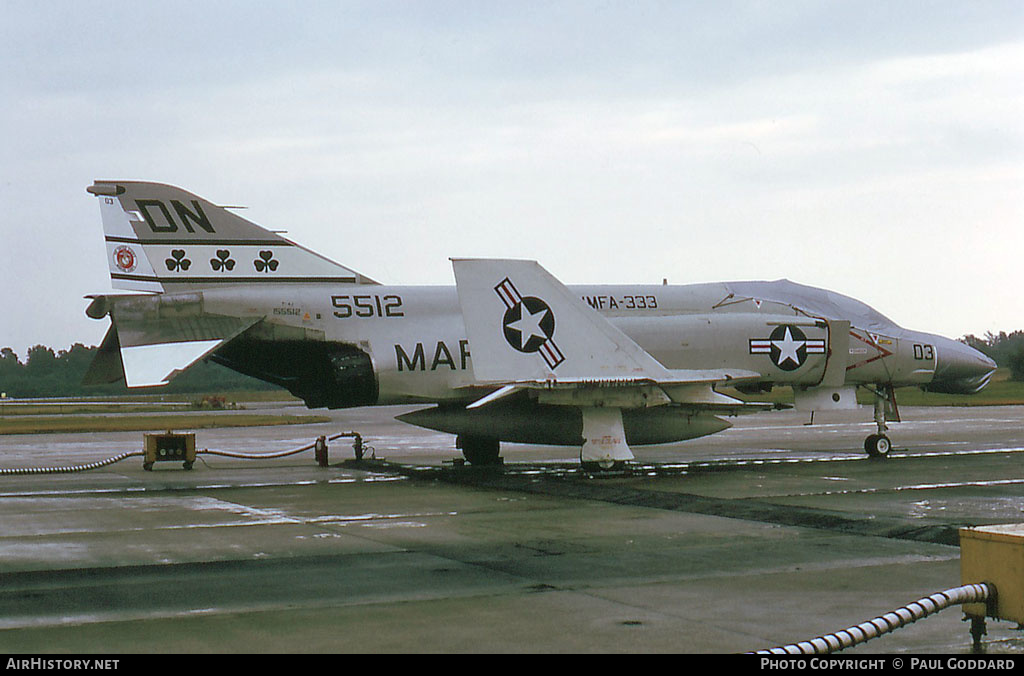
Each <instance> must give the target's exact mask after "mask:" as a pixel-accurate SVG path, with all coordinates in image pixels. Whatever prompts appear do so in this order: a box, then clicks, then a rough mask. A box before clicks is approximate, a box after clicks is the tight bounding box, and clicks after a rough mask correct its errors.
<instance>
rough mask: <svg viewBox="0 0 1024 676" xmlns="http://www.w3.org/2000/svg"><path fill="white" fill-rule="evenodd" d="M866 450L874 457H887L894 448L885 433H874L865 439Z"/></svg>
mask: <svg viewBox="0 0 1024 676" xmlns="http://www.w3.org/2000/svg"><path fill="white" fill-rule="evenodd" d="M864 450H865V451H867V454H868V455H869V456H871V457H872V458H887V457H889V451H891V450H892V442H891V441H890V440H889V437H887V436H885V435H884V434H872V435H871V436H869V437H868V438H867V439H865V440H864Z"/></svg>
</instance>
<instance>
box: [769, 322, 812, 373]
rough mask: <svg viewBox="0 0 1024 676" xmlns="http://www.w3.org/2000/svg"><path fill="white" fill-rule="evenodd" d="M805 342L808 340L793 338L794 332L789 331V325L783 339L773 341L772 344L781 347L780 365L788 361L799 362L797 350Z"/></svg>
mask: <svg viewBox="0 0 1024 676" xmlns="http://www.w3.org/2000/svg"><path fill="white" fill-rule="evenodd" d="M805 344H806V341H803V340H793V334H791V333H790V332H789V327H788V326H787V327H786V335H785V337H784V338H783V339H782V340H773V341H772V345H773V346H775V347H777V348H779V366H782V365H783V364H785V363H786V362H787V361H791V362H793V363H794V364H799V363H800V358H799V357H798V356H797V354H796V351H797V350H799V349H800V348H801V347H803V346H804V345H805Z"/></svg>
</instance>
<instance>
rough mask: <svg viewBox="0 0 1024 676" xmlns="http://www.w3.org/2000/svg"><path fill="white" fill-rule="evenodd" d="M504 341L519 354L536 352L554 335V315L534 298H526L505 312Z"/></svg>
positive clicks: (503, 321) (542, 302) (545, 304)
mask: <svg viewBox="0 0 1024 676" xmlns="http://www.w3.org/2000/svg"><path fill="white" fill-rule="evenodd" d="M502 327H503V328H504V331H505V340H507V341H508V344H509V345H511V346H512V347H513V348H515V349H516V350H519V351H520V352H537V351H538V350H540V348H541V346H542V345H543V344H544V343H545V342H546V341H547V340H548V339H549V338H551V336H552V335H554V333H555V313H553V312H552V311H551V308H550V307H548V304H547V303H545V302H544V301H542V300H541V299H540V298H537V297H536V296H527V297H525V298H523V299H522V300H521V301H519V302H518V303H516V304H515V305H513V306H512V307H510V308H508V309H507V310H505V316H504V318H503V319H502Z"/></svg>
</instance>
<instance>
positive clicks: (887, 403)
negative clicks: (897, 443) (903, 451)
mask: <svg viewBox="0 0 1024 676" xmlns="http://www.w3.org/2000/svg"><path fill="white" fill-rule="evenodd" d="M874 394H875V425H876V426H877V427H878V433H877V434H872V435H870V436H869V437H868V438H867V439H865V440H864V450H865V451H866V452H867V454H868V455H869V456H871V457H872V458H887V457H889V451H891V450H892V441H890V440H889V437H887V436H886V435H885V433H886V431H888V429H889V428H888V426H886V424H885V423H886V421H887V420H893V421H896V422H899V419H900V411H899V408H897V406H896V391H895V389H894V388H893V386H892V385H891V384H889V385H885V386H876V387H875V389H874Z"/></svg>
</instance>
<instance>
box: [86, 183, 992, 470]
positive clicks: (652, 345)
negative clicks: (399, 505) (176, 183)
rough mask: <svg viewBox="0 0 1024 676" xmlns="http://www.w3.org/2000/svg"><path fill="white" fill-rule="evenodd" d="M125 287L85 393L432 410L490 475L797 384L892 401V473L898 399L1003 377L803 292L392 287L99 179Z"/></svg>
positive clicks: (620, 453) (158, 187)
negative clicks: (224, 388)
mask: <svg viewBox="0 0 1024 676" xmlns="http://www.w3.org/2000/svg"><path fill="white" fill-rule="evenodd" d="M87 190H88V192H90V193H91V194H93V195H95V196H96V197H97V198H98V199H99V203H100V214H101V217H102V221H103V229H104V233H105V235H106V251H107V262H108V264H109V266H110V276H111V279H112V283H113V286H114V287H115V288H119V289H128V290H132V291H135V292H140V291H141V292H148V293H142V294H139V293H134V294H131V295H128V294H118V295H101V296H90V298H92V303H91V304H90V305H89V308H88V310H87V311H86V312H87V314H88V315H89V316H90V317H93V318H95V319H101V318H103V317H106V316H109V317H110V318H111V320H112V323H111V327H110V329H109V331H108V332H107V335H106V337H105V338H104V340H103V343H102V345H101V346H100V350H99V352H98V354H97V356H96V358H95V360H94V362H93V364H92V365H91V367H90V370H89V372H88V374H87V376H86V380H87V382H91V383H100V382H117V381H122V382H125V383H126V384H127V385H128V386H129V387H145V386H153V385H160V384H163V383H166V382H167V381H168V380H170V379H171V378H173V377H174V376H175V375H177V374H178V373H180V372H181V371H183V370H184V369H186V368H188V367H189V366H190V365H191V364H193V363H195V362H197V361H199V360H201V359H209V360H212V361H214V362H216V363H219V364H222V365H224V366H227V367H229V368H231V369H234V370H235V371H238V372H240V373H244V374H247V375H250V376H254V377H256V378H259V379H261V380H265V381H268V382H271V383H275V384H277V385H280V386H282V387H284V388H287V390H288V391H289V392H291V393H292V394H293V395H295V396H296V397H299V398H301V399H302V400H303V401H304V402H305V404H306V406H308V407H310V408H322V407H326V408H331V409H334V408H345V407H353V406H372V405H385V404H410V403H422V404H424V405H429V407H426V408H423V409H421V410H415V411H412V412H410V413H406V414H404V415H401V416H399V419H400V420H403V421H405V422H408V423H411V424H413V425H419V426H422V427H426V428H430V429H434V430H440V431H443V432H447V433H450V434H454V435H456V445H457V446H458V447H459V448H461V449H462V452H463V454H464V455H465V457H466V459H467V460H469V461H470V462H471V463H477V464H487V463H491V462H497V461H498V459H499V444H500V442H502V441H509V442H520V443H528V444H557V445H566V446H575V447H578V448H579V449H580V459H581V461H583V462H584V463H593V464H596V465H599V466H608V465H613V464H615V463H621V462H624V461H627V460H630V459H632V458H633V454H632V452H631V450H630V446H635V445H642V444H662V443H669V442H676V441H681V440H684V439H692V438H696V437H700V436H704V435H708V434H713V433H715V432H719V431H721V430H724V429H726V428H728V427H730V424H729V423H728V422H727V421H726V420H725V419H724V417H727V416H732V415H738V414H742V413H748V412H756V411H761V410H764V409H766V408H770V405H767V404H763V403H751V402H746V401H744V400H741V399H739V398H736V397H734V396H729V395H727V394H725V393H723V392H721V391H720V390H721V389H723V386H729V387H732V388H735V389H736V390H738V391H739V392H741V393H748V394H749V393H757V392H766V391H769V390H770V389H771V388H772V387H773V386H776V385H785V386H791V387H792V388H793V391H794V395H795V406H796V407H797V408H799V409H804V410H809V411H815V410H827V409H844V408H854V407H856V406H857V404H856V396H855V395H856V390H857V388H867V389H869V390H870V391H871V392H872V393H873V396H874V402H875V406H874V420H875V423H876V424H877V431H876V432H875V433H874V434H871V435H870V436H869V437H868V438H867V439H866V440H865V442H864V448H865V450H866V451H867V452H868V453H869V454H870V455H873V456H885V455H886V454H888V452H889V450H890V448H891V442H890V440H889V438H888V437H887V436H886V434H885V432H886V430H887V424H886V423H887V422H890V421H893V420H898V417H899V413H898V408H897V407H896V401H895V388H897V387H900V386H905V385H917V386H920V387H923V388H925V389H929V390H935V391H942V392H957V393H972V392H977V391H978V390H980V389H981V388H983V387H984V386H985V385H986V384H987V383H988V380H989V378H990V377H991V375H992V373H993V371H994V369H995V364H994V363H993V362H992V361H991V360H989V359H988V358H987V357H985V356H984V355H982V354H981V353H980V352H977V351H975V350H973V349H972V348H970V347H968V346H967V345H964V344H961V343H959V342H956V341H954V340H950V339H948V338H943V337H941V336H936V335H932V334H928V333H921V332H918V331H910V330H907V329H903V328H901V327H899V326H897V325H896V324H895V323H893V322H892V321H890V320H889V319H887V318H886V317H884V316H882V315H881V314H880V313H878V312H877V311H875V310H873V309H872V308H870V307H868V306H867V305H865V304H864V303H861V302H860V301H857V300H854V299H852V298H848V297H846V296H842V295H839V294H836V293H833V292H830V291H825V290H822V289H816V288H812V287H808V286H802V285H799V284H795V283H793V282H790V281H786V280H781V281H773V282H724V283H709V284H696V285H686V286H669V285H664V284H663V285H616V286H573V287H566V286H564V285H563V284H562V283H560V282H559V281H558V280H557V279H555V278H554V277H553V276H552V275H551V274H549V273H548V272H547V271H546V270H545V269H544V268H542V267H541V266H540V265H538V264H537V263H536V262H533V261H523V260H493V259H491V260H482V259H453V260H452V266H453V268H454V274H455V282H456V284H455V287H454V288H452V287H419V286H417V287H411V286H390V285H383V284H380V283H378V282H376V281H374V280H372V279H370V278H368V277H366V276H364V275H362V274H360V273H359V272H356V271H355V270H352V269H351V268H348V267H346V266H344V265H341V264H339V263H335V262H334V261H331V260H329V259H327V258H325V257H323V256H321V255H319V254H316V253H314V252H312V251H310V250H308V249H305V248H303V247H301V246H299V245H298V244H296V243H294V242H292V241H290V240H288V239H286V238H284V237H282V236H281V235H280V234H277V233H275V232H272V231H269V230H266V229H264V228H262V227H260V226H258V225H256V224H254V223H251V222H250V221H247V220H245V219H244V218H241V217H240V216H238V215H237V214H236V213H234V212H233V211H231V210H230V208H226V207H220V206H217V205H215V204H213V203H211V202H209V201H207V200H205V199H202V198H200V197H197V196H196V195H193V194H191V193H189V192H186V191H184V190H181V189H180V188H176V187H173V186H169V185H164V184H159V183H146V182H139V181H107V180H104V181H96V182H95V183H94V184H93V185H92V186H90V187H89V188H88V189H87Z"/></svg>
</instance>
